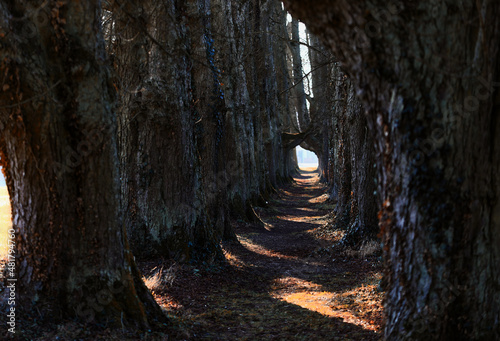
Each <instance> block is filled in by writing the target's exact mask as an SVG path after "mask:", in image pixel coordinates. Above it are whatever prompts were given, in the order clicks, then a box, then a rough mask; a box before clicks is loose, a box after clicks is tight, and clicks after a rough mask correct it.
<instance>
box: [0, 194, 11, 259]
mask: <svg viewBox="0 0 500 341" xmlns="http://www.w3.org/2000/svg"><path fill="white" fill-rule="evenodd" d="M11 226H12V219H11V216H10V200H9V192H8V191H7V186H5V185H4V186H0V259H4V258H5V257H6V256H7V231H8V230H9V229H10V228H11Z"/></svg>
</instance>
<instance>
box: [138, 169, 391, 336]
mask: <svg viewBox="0 0 500 341" xmlns="http://www.w3.org/2000/svg"><path fill="white" fill-rule="evenodd" d="M327 198H328V197H327V195H326V194H325V188H324V186H323V185H322V184H320V183H319V181H318V174H317V173H315V172H312V171H303V173H302V175H301V176H299V177H297V178H296V179H295V183H293V184H290V185H289V186H287V187H286V188H283V189H281V190H280V191H279V193H278V194H276V195H274V196H273V198H272V199H271V200H270V202H269V205H268V207H267V208H256V212H257V213H258V215H259V216H260V217H261V219H262V220H263V221H264V223H265V227H264V228H263V227H262V226H259V227H258V226H255V225H250V224H246V223H244V222H241V221H239V222H235V225H236V226H235V230H236V233H237V236H238V241H239V242H232V243H227V244H225V245H223V250H224V253H225V256H226V259H227V261H228V265H227V266H207V267H205V268H202V267H200V268H195V267H187V266H180V265H175V264H173V265H171V266H170V267H165V266H164V267H163V268H162V270H161V276H156V277H155V276H154V274H155V273H156V274H158V273H159V272H158V267H155V268H152V266H151V267H149V272H147V271H145V273H146V274H147V276H146V278H148V280H149V283H148V286H150V287H153V288H152V289H153V291H154V294H155V297H156V299H157V301H158V302H159V303H160V304H161V305H162V307H163V308H164V309H165V310H166V311H167V312H168V314H169V315H170V316H172V318H173V320H174V321H173V328H174V330H175V335H172V334H170V337H169V340H172V339H175V340H379V339H380V338H381V328H382V306H381V301H382V294H381V293H380V292H379V291H377V285H378V283H379V280H380V278H381V265H380V263H379V260H378V256H375V255H371V254H370V252H365V253H361V252H356V251H352V252H349V251H347V252H340V251H337V254H335V252H333V253H332V252H324V251H325V250H328V246H330V245H332V244H333V243H334V242H335V241H336V240H339V238H341V235H342V232H341V231H329V230H328V229H327V228H325V226H326V225H328V223H329V222H330V220H331V214H330V212H331V211H332V209H333V205H332V204H329V203H328V202H327ZM155 271H156V272H155ZM148 276H149V277H148ZM155 278H162V280H161V283H154V280H155ZM155 285H156V287H155Z"/></svg>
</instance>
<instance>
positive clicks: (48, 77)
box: [0, 1, 162, 326]
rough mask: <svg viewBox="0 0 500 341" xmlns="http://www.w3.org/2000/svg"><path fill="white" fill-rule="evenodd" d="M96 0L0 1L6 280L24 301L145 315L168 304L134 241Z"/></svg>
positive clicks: (57, 311) (90, 315)
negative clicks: (142, 266) (155, 294)
mask: <svg viewBox="0 0 500 341" xmlns="http://www.w3.org/2000/svg"><path fill="white" fill-rule="evenodd" d="M97 5H98V3H97V2H94V1H79V2H66V3H62V2H49V3H46V2H43V1H31V2H30V3H29V5H25V4H24V3H23V2H16V3H15V4H13V2H7V1H2V2H0V30H1V34H0V37H1V38H0V41H1V44H2V49H1V50H0V56H1V60H2V62H1V65H0V70H1V74H2V76H1V84H2V89H3V91H2V92H1V94H0V108H1V109H0V130H1V137H0V152H1V162H2V166H3V167H4V168H5V174H6V176H7V186H8V188H9V193H10V198H11V206H12V213H13V218H14V219H13V228H14V230H15V232H14V233H15V242H16V246H17V247H16V250H15V251H16V253H15V256H16V261H15V268H14V269H13V271H12V273H11V272H10V271H9V273H7V281H8V280H9V278H16V279H17V282H15V286H16V293H19V294H18V295H17V300H18V301H17V304H18V305H16V309H18V308H19V309H20V308H22V307H29V309H32V304H35V306H37V305H38V306H45V307H46V305H49V306H51V309H52V311H53V313H52V314H53V315H52V317H62V316H64V317H67V316H71V317H76V318H78V319H80V320H86V321H90V320H93V319H95V320H97V321H101V322H105V321H112V322H113V323H115V324H120V320H121V319H124V320H128V321H129V322H131V323H134V324H138V325H141V326H146V325H147V324H148V320H149V318H148V316H147V315H148V313H150V314H151V317H159V316H162V313H161V311H160V308H159V307H158V306H157V305H156V302H155V301H154V299H153V298H152V296H151V295H150V293H149V292H148V291H147V289H146V288H145V286H144V284H143V283H142V280H141V277H140V275H139V272H138V271H137V268H136V266H135V264H134V260H133V257H132V255H131V253H130V251H129V249H128V245H127V237H126V234H125V229H124V223H123V218H122V213H121V210H120V205H119V191H120V187H119V186H120V185H119V180H120V179H119V169H118V155H117V148H116V138H115V133H116V120H115V116H114V89H113V85H112V84H111V82H110V77H109V72H108V68H107V66H106V65H105V63H106V54H105V51H104V40H103V37H102V32H101V31H100V29H99V27H100V10H99V6H97ZM7 283H8V284H10V283H11V282H7Z"/></svg>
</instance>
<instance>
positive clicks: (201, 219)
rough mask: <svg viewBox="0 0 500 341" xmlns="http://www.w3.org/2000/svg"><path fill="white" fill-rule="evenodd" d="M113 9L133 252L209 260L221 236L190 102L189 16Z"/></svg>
mask: <svg viewBox="0 0 500 341" xmlns="http://www.w3.org/2000/svg"><path fill="white" fill-rule="evenodd" d="M114 5H115V8H114V17H115V20H116V26H117V28H116V31H117V32H119V33H118V34H117V36H116V37H115V39H116V41H117V42H116V43H115V55H116V58H115V61H116V63H115V64H116V67H117V70H118V73H119V74H120V76H121V77H120V79H121V86H120V91H121V99H122V101H121V106H120V111H119V116H118V117H119V123H120V124H119V136H120V157H121V161H122V177H123V178H122V205H123V208H124V210H125V213H126V226H127V227H128V230H129V235H130V238H131V241H132V246H133V250H134V254H137V255H139V256H153V255H162V256H167V257H171V258H173V259H176V260H179V261H206V260H210V259H213V258H214V257H217V256H218V253H219V251H218V249H219V248H218V238H217V234H216V233H215V232H214V231H213V229H212V225H211V221H210V219H209V217H208V214H207V198H206V197H205V193H204V191H203V188H202V168H201V165H200V161H199V158H198V151H197V143H196V139H195V138H196V136H195V129H196V121H199V120H200V117H199V116H198V115H197V113H196V111H195V108H194V106H193V103H192V102H193V88H194V85H193V83H192V70H193V69H194V68H196V67H197V68H199V67H200V66H199V65H196V64H195V65H193V61H192V59H191V56H190V54H191V46H189V42H190V41H191V40H190V35H189V33H188V29H187V27H186V23H185V20H186V15H189V14H192V13H188V11H187V7H186V5H184V4H181V3H178V2H176V1H164V2H161V1H155V0H152V1H146V2H143V1H127V2H122V1H115V2H114ZM195 8H196V7H195ZM167 17H168V18H170V19H169V20H165V18H167ZM194 20H195V21H196V22H198V21H199V20H201V18H199V17H196V18H195V19H194ZM197 33H199V36H198V37H197V38H198V39H199V38H200V37H203V34H202V33H201V32H197Z"/></svg>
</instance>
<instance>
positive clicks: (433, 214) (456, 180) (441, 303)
mask: <svg viewBox="0 0 500 341" xmlns="http://www.w3.org/2000/svg"><path fill="white" fill-rule="evenodd" d="M285 3H286V4H287V6H288V8H289V10H290V11H291V12H292V14H294V15H296V16H297V17H298V18H299V19H301V20H302V21H304V22H306V23H307V24H308V25H309V28H310V29H311V31H312V32H314V33H316V34H318V35H320V36H321V37H322V39H323V40H324V41H325V42H326V43H327V44H328V46H329V47H330V48H331V49H332V50H333V51H334V53H335V54H336V55H337V56H338V57H339V59H340V61H341V62H342V63H343V65H344V67H345V68H346V69H347V70H348V72H349V74H350V75H351V76H352V79H353V81H354V82H355V84H356V87H357V91H358V93H359V94H360V95H361V98H362V102H363V104H364V106H365V107H366V108H367V109H368V123H369V125H370V128H371V130H372V132H373V133H374V135H375V139H376V150H377V157H376V160H377V172H378V192H379V193H380V195H381V198H382V202H383V207H382V210H381V211H380V213H379V216H380V225H381V229H382V232H381V233H382V236H383V239H384V243H385V249H384V254H385V259H386V265H387V271H386V280H387V288H386V289H387V298H386V304H385V306H386V316H387V324H386V328H385V336H386V338H387V339H388V340H423V339H430V340H472V339H474V340H493V339H498V338H500V324H499V322H498V319H499V316H500V291H499V290H498V288H499V285H500V268H499V267H498V265H497V264H498V263H499V262H500V242H499V238H500V237H499V236H500V219H499V213H498V212H499V208H500V204H499V198H500V186H499V177H498V174H499V171H500V169H499V155H500V149H499V145H500V120H499V119H498V117H499V107H498V90H497V89H496V88H495V86H496V85H497V83H494V81H495V80H498V78H499V77H498V76H499V72H498V66H499V65H498V60H499V58H498V47H499V46H500V44H499V43H500V41H499V40H500V38H499V32H500V28H499V22H498V20H497V18H498V15H499V14H500V4H499V3H497V2H494V1H483V2H475V1H466V0H464V1H459V2H454V1H453V2H452V1H444V2H434V1H428V2H421V3H418V4H416V3H411V4H410V3H397V4H396V3H392V4H387V3H386V2H383V1H351V0H349V1H347V0H328V1H319V0H311V1H307V2H304V1H298V0H287V1H285ZM333 18H334V19H333Z"/></svg>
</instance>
